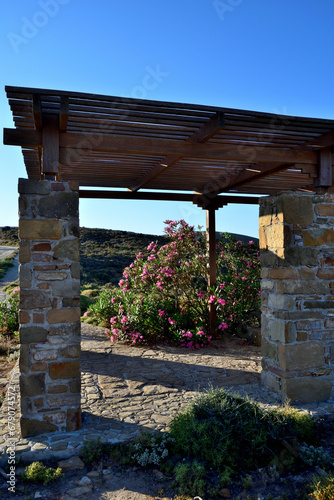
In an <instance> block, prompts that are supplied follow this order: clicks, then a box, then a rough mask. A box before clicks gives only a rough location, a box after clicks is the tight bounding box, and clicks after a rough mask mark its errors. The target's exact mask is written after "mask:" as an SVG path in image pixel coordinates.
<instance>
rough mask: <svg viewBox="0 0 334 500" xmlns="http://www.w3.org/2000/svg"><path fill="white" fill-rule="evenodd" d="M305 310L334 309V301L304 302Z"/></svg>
mask: <svg viewBox="0 0 334 500" xmlns="http://www.w3.org/2000/svg"><path fill="white" fill-rule="evenodd" d="M304 308H305V309H333V308H334V300H304Z"/></svg>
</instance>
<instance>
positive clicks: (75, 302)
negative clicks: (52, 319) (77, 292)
mask: <svg viewBox="0 0 334 500" xmlns="http://www.w3.org/2000/svg"><path fill="white" fill-rule="evenodd" d="M63 307H80V297H73V298H66V297H65V298H63Z"/></svg>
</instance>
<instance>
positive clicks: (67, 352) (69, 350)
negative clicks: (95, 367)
mask: <svg viewBox="0 0 334 500" xmlns="http://www.w3.org/2000/svg"><path fill="white" fill-rule="evenodd" d="M80 353H81V346H80V345H79V344H77V345H68V346H66V347H64V349H61V350H60V354H61V355H62V356H63V357H64V358H78V357H79V356H80Z"/></svg>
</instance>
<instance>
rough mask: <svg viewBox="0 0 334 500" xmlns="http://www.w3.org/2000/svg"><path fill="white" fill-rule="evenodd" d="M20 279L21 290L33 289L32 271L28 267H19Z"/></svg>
mask: <svg viewBox="0 0 334 500" xmlns="http://www.w3.org/2000/svg"><path fill="white" fill-rule="evenodd" d="M19 277H20V289H21V290H22V289H23V288H30V287H31V281H32V276H31V269H30V267H28V266H27V265H24V264H23V265H22V264H20V267H19Z"/></svg>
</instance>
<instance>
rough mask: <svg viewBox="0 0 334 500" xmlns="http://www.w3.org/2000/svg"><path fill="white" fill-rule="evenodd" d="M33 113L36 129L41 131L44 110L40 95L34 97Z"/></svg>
mask: <svg viewBox="0 0 334 500" xmlns="http://www.w3.org/2000/svg"><path fill="white" fill-rule="evenodd" d="M32 111H33V115H34V124H35V129H36V130H40V129H41V128H42V108H41V98H40V95H39V94H34V95H33V101H32Z"/></svg>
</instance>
